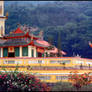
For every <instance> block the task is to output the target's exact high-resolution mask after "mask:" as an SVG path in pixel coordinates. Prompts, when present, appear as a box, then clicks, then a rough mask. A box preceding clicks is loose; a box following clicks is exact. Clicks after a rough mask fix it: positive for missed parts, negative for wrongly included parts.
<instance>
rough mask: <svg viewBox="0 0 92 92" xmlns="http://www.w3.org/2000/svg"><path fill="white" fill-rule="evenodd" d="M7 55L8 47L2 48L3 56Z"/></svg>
mask: <svg viewBox="0 0 92 92" xmlns="http://www.w3.org/2000/svg"><path fill="white" fill-rule="evenodd" d="M7 56H8V48H3V57H7Z"/></svg>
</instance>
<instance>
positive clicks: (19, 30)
mask: <svg viewBox="0 0 92 92" xmlns="http://www.w3.org/2000/svg"><path fill="white" fill-rule="evenodd" d="M17 33H24V32H23V31H22V30H21V29H20V28H19V27H18V28H17V29H16V30H15V31H14V34H17Z"/></svg>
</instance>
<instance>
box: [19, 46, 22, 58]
mask: <svg viewBox="0 0 92 92" xmlns="http://www.w3.org/2000/svg"><path fill="white" fill-rule="evenodd" d="M19 50H20V51H19V52H20V54H19V56H20V57H22V46H20V49H19Z"/></svg>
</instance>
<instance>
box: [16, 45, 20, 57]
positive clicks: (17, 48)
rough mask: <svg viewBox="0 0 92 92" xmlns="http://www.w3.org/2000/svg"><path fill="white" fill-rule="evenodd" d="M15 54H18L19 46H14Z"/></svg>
mask: <svg viewBox="0 0 92 92" xmlns="http://www.w3.org/2000/svg"><path fill="white" fill-rule="evenodd" d="M15 56H16V57H17V56H19V47H16V48H15Z"/></svg>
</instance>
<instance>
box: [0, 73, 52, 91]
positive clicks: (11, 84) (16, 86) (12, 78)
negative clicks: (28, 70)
mask: <svg viewBox="0 0 92 92" xmlns="http://www.w3.org/2000/svg"><path fill="white" fill-rule="evenodd" d="M50 90H51V88H50V87H49V86H47V84H46V83H44V82H41V81H40V79H38V78H37V77H35V76H34V75H31V74H25V73H19V72H0V92H31V91H47V92H48V91H50Z"/></svg>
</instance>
